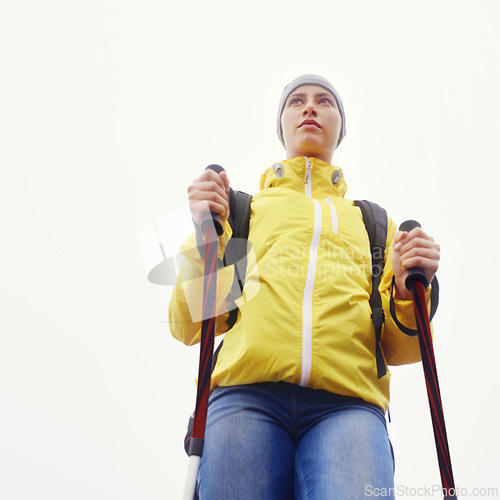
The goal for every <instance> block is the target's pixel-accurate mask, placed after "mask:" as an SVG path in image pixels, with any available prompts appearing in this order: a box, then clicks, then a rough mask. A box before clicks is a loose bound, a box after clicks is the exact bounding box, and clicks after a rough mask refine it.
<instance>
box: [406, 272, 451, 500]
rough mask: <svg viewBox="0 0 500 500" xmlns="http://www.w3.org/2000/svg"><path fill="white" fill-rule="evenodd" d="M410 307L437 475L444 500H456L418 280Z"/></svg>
mask: <svg viewBox="0 0 500 500" xmlns="http://www.w3.org/2000/svg"><path fill="white" fill-rule="evenodd" d="M412 293H413V305H414V308H415V317H416V319H417V331H418V340H419V344H420V352H421V354H422V366H423V368H424V375H425V383H426V386H427V396H428V398H429V407H430V411H431V419H432V427H433V430H434V440H435V443H436V450H437V455H438V462H439V469H440V472H441V483H442V485H443V493H444V498H445V500H448V499H450V500H451V499H456V498H457V496H456V489H455V481H454V479H453V471H452V467H451V457H450V450H449V446H448V437H447V435H446V427H445V423H444V413H443V405H442V403H441V392H440V390H439V381H438V375H437V369H436V360H435V356H434V348H433V345H432V336H431V327H430V322H429V313H428V311H427V300H426V297H425V289H424V285H423V284H422V283H420V282H418V281H416V282H414V283H413V286H412Z"/></svg>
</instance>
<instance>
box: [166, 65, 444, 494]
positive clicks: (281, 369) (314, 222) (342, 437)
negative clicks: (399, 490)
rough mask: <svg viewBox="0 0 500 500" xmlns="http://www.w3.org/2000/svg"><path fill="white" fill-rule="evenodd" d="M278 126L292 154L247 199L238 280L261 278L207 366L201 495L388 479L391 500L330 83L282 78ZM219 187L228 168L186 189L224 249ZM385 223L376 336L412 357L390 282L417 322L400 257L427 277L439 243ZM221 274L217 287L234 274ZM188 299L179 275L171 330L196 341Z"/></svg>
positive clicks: (359, 258)
mask: <svg viewBox="0 0 500 500" xmlns="http://www.w3.org/2000/svg"><path fill="white" fill-rule="evenodd" d="M278 135H279V137H280V140H281V141H282V143H283V145H284V147H285V150H286V157H287V159H286V160H285V161H282V162H280V163H279V164H275V165H273V167H271V168H269V169H268V170H267V171H266V172H265V173H264V175H263V176H262V178H261V184H260V188H261V190H260V192H259V193H257V194H256V195H255V196H254V197H253V198H252V204H251V217H250V231H249V240H250V241H251V242H252V246H253V250H254V252H255V265H253V264H252V265H249V268H250V269H249V270H248V273H247V281H246V285H245V286H249V283H250V282H251V281H255V280H256V279H257V278H256V276H258V281H259V287H260V288H259V291H258V293H257V295H256V296H255V297H254V298H253V299H252V300H249V301H248V302H245V303H241V304H239V314H238V319H237V322H236V323H235V325H234V326H233V328H232V329H231V330H229V332H228V333H227V335H226V337H225V339H224V345H223V348H222V350H221V352H220V354H219V357H218V361H217V365H216V367H215V370H214V372H213V376H212V388H213V392H212V394H211V398H210V406H209V412H208V419H207V429H206V435H205V448H204V453H203V457H202V461H201V465H200V471H199V476H198V493H199V496H200V498H201V499H202V500H203V499H209V500H211V499H224V500H228V499H236V498H238V499H242V498H244V499H272V500H277V499H290V498H296V499H303V498H304V499H306V498H307V499H334V498H338V499H342V500H346V499H359V498H363V497H365V495H366V494H370V493H371V494H373V492H374V491H377V490H376V488H384V491H385V492H387V493H388V494H389V493H391V494H392V495H390V496H389V498H391V497H392V498H394V490H393V488H394V479H393V472H394V460H393V455H392V448H391V444H390V441H389V438H388V436H387V429H386V422H385V411H386V410H387V407H388V404H389V377H390V375H389V373H388V374H387V375H385V376H383V377H381V378H378V376H377V370H376V362H375V337H374V333H373V327H372V322H371V318H370V315H371V309H370V304H369V298H370V292H371V256H370V250H369V241H368V236H367V233H366V229H365V226H364V224H363V220H362V216H361V213H360V211H359V209H358V208H357V207H356V206H355V205H354V204H353V202H352V201H350V200H348V199H346V198H345V197H344V195H345V192H346V184H345V180H344V177H343V175H342V174H341V172H340V175H333V173H334V172H336V171H339V169H338V168H336V167H334V166H333V165H331V161H332V156H333V153H334V151H335V149H336V147H337V146H338V144H339V143H340V141H341V140H342V139H343V138H344V135H345V116H344V109H343V105H342V101H341V99H340V96H339V95H338V93H337V91H336V90H335V88H334V87H333V86H332V85H331V83H330V82H329V81H327V80H326V79H324V78H323V77H321V76H318V75H302V76H300V77H298V78H296V79H295V80H294V81H293V82H291V83H290V84H289V85H288V86H287V87H285V89H284V92H283V95H282V97H281V101H280V105H279V112H278ZM332 175H333V180H332ZM228 193H229V180H228V177H227V175H226V173H225V172H222V173H221V174H220V175H219V174H217V173H216V172H214V171H211V170H207V171H205V172H204V173H203V174H202V175H201V176H200V177H198V178H197V179H196V180H195V181H194V182H193V184H192V185H191V186H190V187H189V189H188V194H189V201H190V206H191V211H192V215H193V219H194V221H195V224H198V223H199V221H200V217H201V212H202V209H201V207H202V206H204V207H206V205H207V203H208V206H209V208H210V210H211V211H213V212H217V213H219V214H220V220H221V223H222V224H223V227H224V234H223V235H222V236H221V237H220V253H221V254H222V253H223V251H224V248H225V245H226V244H227V241H228V240H229V238H230V237H231V228H230V226H229V224H228V222H227V220H228V215H229V204H228ZM388 224H389V225H388V235H387V248H388V249H389V250H388V252H387V255H386V263H385V268H384V273H383V276H382V280H381V285H380V292H381V295H382V301H383V305H384V310H385V311H386V314H385V316H386V321H385V324H384V331H383V334H382V339H381V345H382V349H383V353H384V358H385V361H386V363H387V364H402V363H410V362H415V361H418V360H419V359H420V353H419V347H418V340H417V339H416V338H415V337H409V336H406V335H405V334H404V333H402V332H401V331H399V329H398V328H397V326H396V325H395V323H394V322H393V320H392V319H391V315H390V314H389V306H388V304H389V298H390V293H391V283H392V280H393V277H394V287H395V290H394V293H395V308H396V313H397V316H398V318H399V319H400V320H401V321H402V323H403V324H405V325H407V326H411V327H414V318H413V306H412V302H411V294H410V292H408V291H407V290H406V288H405V286H404V281H405V278H406V275H407V272H406V269H408V268H411V267H415V266H418V267H421V268H423V269H424V271H425V273H426V275H427V277H428V278H429V281H431V280H432V278H433V276H434V274H435V273H436V271H437V268H438V262H439V246H438V245H437V244H436V243H435V242H434V240H433V239H432V238H431V237H430V236H428V235H427V234H426V233H425V232H424V231H423V230H421V229H419V228H418V229H414V230H413V231H411V232H410V233H404V232H397V231H396V227H395V224H394V222H393V221H392V220H390V219H389V221H388ZM195 254H196V253H195V252H194V253H193V257H192V262H191V264H192V265H193V266H196V265H199V263H197V262H196V260H197V259H196V257H195ZM222 281H223V283H222V284H221V289H222V290H223V291H222V293H221V290H219V295H220V296H222V297H225V295H226V292H229V286H230V283H231V279H228V280H227V283H224V280H222ZM428 293H429V292H428ZM186 311H187V307H186V297H185V296H184V292H183V291H182V289H181V287H176V289H175V290H174V293H173V297H172V301H171V304H170V319H171V330H172V333H173V335H174V336H175V337H176V338H178V339H179V340H181V341H183V342H184V343H186V344H192V343H194V342H197V341H198V340H199V326H200V325H199V323H195V322H192V321H190V319H189V316H188V314H187V312H186ZM225 319H227V314H221V316H220V317H219V318H218V321H217V329H218V331H217V333H223V332H225V331H226V330H227V325H225ZM391 488H392V490H391ZM378 491H380V490H378Z"/></svg>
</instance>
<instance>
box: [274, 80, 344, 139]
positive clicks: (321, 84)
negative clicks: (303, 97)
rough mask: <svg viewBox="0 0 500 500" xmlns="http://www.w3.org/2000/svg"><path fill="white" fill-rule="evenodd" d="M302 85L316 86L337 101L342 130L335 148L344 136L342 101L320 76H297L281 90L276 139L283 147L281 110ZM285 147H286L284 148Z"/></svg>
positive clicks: (329, 84)
mask: <svg viewBox="0 0 500 500" xmlns="http://www.w3.org/2000/svg"><path fill="white" fill-rule="evenodd" d="M302 85H318V86H319V87H323V88H324V89H326V90H328V92H331V93H332V94H333V97H335V100H336V101H337V106H338V108H339V112H340V117H341V119H342V129H341V130H340V135H339V141H338V143H337V146H338V145H339V144H340V142H341V141H342V139H343V138H344V136H345V115H344V105H343V104H342V99H341V98H340V96H339V94H338V92H337V91H336V90H335V88H334V86H333V85H332V84H331V83H330V82H329V81H328V80H327V79H326V78H323V77H322V76H320V75H302V76H298V77H297V78H295V80H293V81H292V82H290V83H289V84H288V85H287V86H286V87H285V89H284V90H283V94H282V95H281V99H280V104H279V108H278V137H279V138H280V141H281V144H283V146H285V141H284V140H283V129H282V128H281V115H282V114H283V110H284V109H285V103H286V100H287V99H288V97H290V94H291V93H292V92H293V91H294V90H295V89H298V88H299V87H302ZM285 147H286V146H285Z"/></svg>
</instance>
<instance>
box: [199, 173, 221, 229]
mask: <svg viewBox="0 0 500 500" xmlns="http://www.w3.org/2000/svg"><path fill="white" fill-rule="evenodd" d="M205 170H213V171H214V172H217V173H218V174H220V173H221V172H224V169H223V168H222V167H221V166H220V165H216V164H213V165H209V166H208V167H207V168H206V169H205ZM212 226H213V227H215V231H216V232H217V236H220V235H221V234H222V233H223V232H224V228H223V227H222V224H221V223H220V221H219V214H218V213H217V212H210V215H209V214H206V215H204V216H203V218H202V219H201V222H200V228H201V232H202V233H205V231H206V229H207V227H212Z"/></svg>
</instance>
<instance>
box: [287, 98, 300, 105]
mask: <svg viewBox="0 0 500 500" xmlns="http://www.w3.org/2000/svg"><path fill="white" fill-rule="evenodd" d="M301 102H302V99H301V98H300V97H292V98H291V99H290V101H289V102H288V105H289V106H292V105H293V104H300V103H301Z"/></svg>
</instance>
